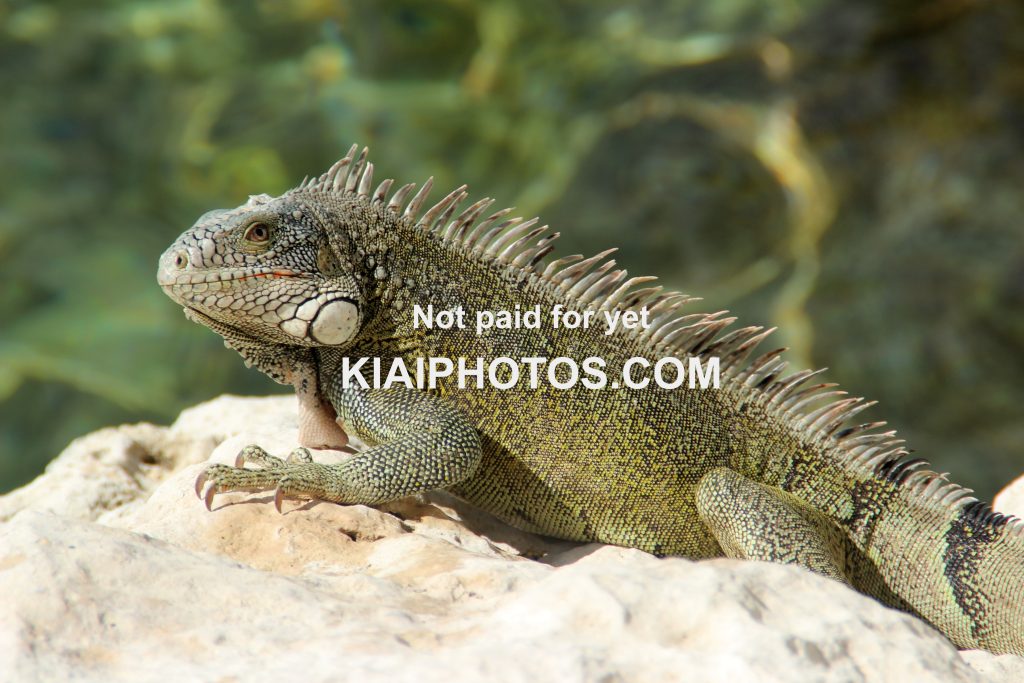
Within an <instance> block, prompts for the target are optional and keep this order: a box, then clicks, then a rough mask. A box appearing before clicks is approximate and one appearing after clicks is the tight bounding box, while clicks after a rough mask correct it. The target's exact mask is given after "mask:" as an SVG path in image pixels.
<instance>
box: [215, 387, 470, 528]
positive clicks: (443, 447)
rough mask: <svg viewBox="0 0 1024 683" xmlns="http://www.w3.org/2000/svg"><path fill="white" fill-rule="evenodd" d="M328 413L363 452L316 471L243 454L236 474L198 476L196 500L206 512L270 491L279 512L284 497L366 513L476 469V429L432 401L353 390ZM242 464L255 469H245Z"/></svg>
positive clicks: (298, 460)
mask: <svg viewBox="0 0 1024 683" xmlns="http://www.w3.org/2000/svg"><path fill="white" fill-rule="evenodd" d="M334 408H335V410H336V411H337V412H338V417H339V419H340V420H341V421H342V423H343V424H344V425H345V428H346V430H348V431H351V432H353V433H355V434H357V435H358V436H359V437H360V438H361V439H362V440H363V441H365V442H366V443H367V444H370V446H371V447H370V448H369V449H367V450H365V451H363V452H362V453H359V454H358V455H356V456H354V457H352V458H349V459H348V460H346V461H344V462H342V463H339V464H334V465H321V464H317V463H314V462H311V458H309V455H308V451H305V450H304V449H298V450H296V451H294V452H293V454H292V456H291V457H290V458H289V460H288V461H284V460H281V459H280V458H275V457H274V456H271V455H268V454H267V453H266V452H265V451H263V449H261V448H259V447H258V446H248V447H246V448H245V449H243V450H242V452H241V453H239V457H238V460H237V461H236V465H237V466H236V467H230V466H227V465H211V466H210V467H208V468H207V469H206V470H205V471H204V472H203V473H202V474H200V475H199V478H198V479H197V480H196V493H197V494H198V495H199V496H200V497H201V498H203V499H204V500H205V501H206V505H207V507H208V508H209V507H210V505H211V503H212V500H213V496H214V495H215V494H216V493H218V492H222V491H238V490H241V491H266V490H270V489H276V494H275V503H276V505H277V507H278V509H279V510H280V507H281V500H282V499H283V498H284V497H286V496H287V497H299V498H315V499H319V500H325V501H331V502H335V503H349V504H354V503H361V504H364V505H373V504H377V503H384V502H386V501H389V500H394V499H396V498H402V497H405V496H409V495H412V494H414V493H421V492H424V491H430V490H433V489H441V488H447V487H449V486H452V485H454V484H457V483H458V482H460V481H462V480H464V479H466V478H467V477H469V476H470V475H471V474H472V473H473V472H474V471H475V470H476V467H477V465H478V464H479V462H480V458H481V455H482V452H481V448H480V435H479V433H478V432H477V430H476V428H475V427H473V425H472V424H470V422H469V421H467V420H466V418H465V417H464V416H463V415H462V414H461V413H459V412H458V411H457V410H456V409H455V408H453V407H452V406H451V405H450V404H448V403H447V402H445V401H444V400H443V399H442V398H440V397H437V396H433V395H430V394H426V393H423V392H420V391H415V390H411V389H406V388H401V387H400V388H392V389H377V390H374V391H367V390H361V389H354V390H347V391H345V392H343V393H342V394H341V395H340V396H338V398H337V400H335V402H334ZM246 461H248V462H251V463H254V464H256V465H258V466H260V467H261V468H260V469H246V468H244V467H242V466H241V465H244V464H245V462H246ZM204 489H205V490H204Z"/></svg>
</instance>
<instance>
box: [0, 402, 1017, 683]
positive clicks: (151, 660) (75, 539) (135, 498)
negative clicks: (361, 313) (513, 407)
mask: <svg viewBox="0 0 1024 683" xmlns="http://www.w3.org/2000/svg"><path fill="white" fill-rule="evenodd" d="M295 435H296V421H295V407H294V399H292V398H290V397H281V398H270V399H241V398H233V397H222V398H220V399H217V400H215V401H212V402H210V403H207V404H204V405H201V406H198V407H196V408H193V409H190V410H189V411H186V412H185V413H183V414H182V416H181V418H180V419H179V420H178V421H177V422H176V423H175V424H174V425H172V426H171V427H169V428H160V427H154V426H152V425H135V426H130V427H121V428H117V429H110V430H104V431H102V432H98V433H96V434H93V435H90V436H87V437H85V438H83V439H80V440H78V441H76V442H75V443H73V444H72V445H71V446H70V447H69V448H68V449H67V450H66V451H65V452H64V453H63V454H62V455H61V456H60V457H59V458H58V459H57V460H56V461H54V463H53V464H52V465H51V466H50V468H48V470H47V472H46V473H45V474H44V475H42V476H41V477H40V478H39V479H38V480H36V481H35V482H33V483H32V484H29V485H28V486H26V487H25V488H24V489H21V490H20V491H16V492H13V493H12V494H10V495H8V496H5V497H3V498H0V513H3V518H4V519H6V521H5V522H3V523H0V595H3V596H4V599H3V600H0V671H2V672H5V673H4V677H5V678H9V679H10V680H17V681H21V680H26V681H31V680H65V679H72V678H74V679H75V680H86V681H120V680H125V681H147V680H164V679H166V678H167V677H168V675H169V672H173V674H174V678H175V679H179V680H200V679H201V680H245V681H263V680H267V681H280V680H282V679H292V678H295V677H296V675H299V676H301V678H302V679H303V680H304V681H310V682H316V681H345V680H353V681H368V682H374V681H417V682H419V681H423V682H427V683H429V682H431V681H438V682H444V683H458V682H460V681H548V680H559V681H562V680H565V681H599V680H600V681H652V680H669V681H670V680H702V681H728V682H729V683H735V681H741V680H764V681H809V680H813V681H890V680H891V681H905V680H914V681H977V680H983V678H982V676H984V677H985V678H984V680H993V681H1018V680H1024V659H1022V658H1019V657H1012V656H1003V657H995V656H993V655H990V654H988V653H985V652H967V653H958V652H957V651H956V650H955V649H954V648H953V647H952V646H951V645H950V644H949V643H948V642H947V641H946V640H945V639H944V638H943V637H942V636H941V635H940V634H938V633H937V632H936V631H934V630H933V629H932V628H931V627H929V626H928V625H926V624H925V623H923V622H921V621H920V620H917V619H915V618H913V617H911V616H908V615H906V614H903V613H900V612H897V611H895V610H891V609H887V608H885V607H883V606H881V605H880V604H878V603H877V602H875V601H873V600H871V599H869V598H867V597H864V596H862V595H860V594H858V593H856V592H854V591H852V590H850V589H848V588H846V587H844V586H842V585H840V584H838V583H836V582H832V581H829V580H827V579H824V578H821V577H818V576H815V575H812V574H810V573H808V572H805V571H802V570H800V569H796V568H792V567H783V566H776V565H769V564H763V563H755V562H737V561H732V560H726V559H720V560H713V561H705V562H692V561H688V560H685V559H679V558H670V559H656V558H654V557H652V556H650V555H648V554H646V553H643V552H640V551H637V550H629V549H623V548H615V547H610V546H600V545H597V544H591V545H579V544H570V543H564V542H557V541H551V540H549V539H543V538H540V537H537V536H533V535H531V534H527V533H524V532H520V531H516V530H514V529H510V528H508V527H507V526H505V525H502V524H501V523H500V522H498V521H497V520H494V519H493V518H491V517H489V516H488V515H486V514H484V513H481V512H479V511H475V510H473V509H472V508H469V507H468V506H466V505H464V504H462V503H459V502H458V501H455V500H453V499H451V498H448V497H445V496H441V495H436V496H430V497H429V498H426V499H423V500H413V499H409V500H405V501H400V502H398V503H396V504H393V505H390V506H387V507H386V508H384V509H374V508H368V507H364V506H358V505H354V506H338V505H333V504H327V503H322V502H307V503H300V502H297V501H291V502H286V507H285V513H284V514H278V513H277V512H276V510H275V509H274V507H273V504H272V496H270V495H269V494H223V495H219V496H217V497H216V499H215V502H214V506H213V507H214V509H213V511H212V512H208V511H207V510H206V508H205V507H204V505H203V503H202V502H201V501H199V500H198V499H197V498H196V496H195V493H194V491H193V483H194V481H195V478H196V476H197V474H198V473H199V472H200V471H201V469H202V465H201V464H200V463H202V462H203V461H205V460H206V459H207V458H211V457H212V459H214V460H217V461H220V462H231V461H232V460H233V458H234V454H235V453H236V452H237V450H238V449H239V448H241V447H242V446H244V445H246V444H248V443H253V442H258V443H260V444H261V445H264V446H265V447H268V450H271V451H272V452H275V453H280V454H286V453H287V451H288V450H289V449H290V447H291V445H292V444H294V441H295ZM317 457H318V458H335V459H336V458H341V457H345V456H344V455H343V454H340V453H333V454H332V453H319V454H317ZM537 557H540V558H541V561H536V560H534V559H529V558H537Z"/></svg>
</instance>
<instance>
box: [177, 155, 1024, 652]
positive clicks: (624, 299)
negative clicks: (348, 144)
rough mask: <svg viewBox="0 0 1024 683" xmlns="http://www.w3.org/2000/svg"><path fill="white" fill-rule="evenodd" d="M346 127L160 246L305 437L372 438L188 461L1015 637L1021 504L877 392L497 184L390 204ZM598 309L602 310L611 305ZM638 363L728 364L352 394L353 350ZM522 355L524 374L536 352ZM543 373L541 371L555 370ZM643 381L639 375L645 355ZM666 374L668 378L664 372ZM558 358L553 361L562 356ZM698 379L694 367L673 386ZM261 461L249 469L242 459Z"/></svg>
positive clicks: (229, 486) (217, 473) (403, 197)
mask: <svg viewBox="0 0 1024 683" xmlns="http://www.w3.org/2000/svg"><path fill="white" fill-rule="evenodd" d="M355 151H356V148H355V147H353V149H352V151H351V152H350V153H349V155H348V156H346V157H345V159H343V160H342V161H340V162H338V164H335V166H334V167H332V168H331V169H330V170H329V171H328V172H327V173H325V174H323V175H322V176H320V177H319V178H315V179H313V180H312V181H310V182H307V183H304V184H303V185H301V186H299V187H297V188H295V189H294V190H291V191H290V192H287V193H285V194H284V195H282V196H281V197H278V198H271V197H267V196H265V195H261V196H258V197H253V198H250V200H249V202H248V203H246V204H245V205H243V206H241V207H239V208H237V209H234V210H231V211H218V212H211V213H209V214H207V215H206V216H204V217H202V218H201V219H200V220H199V222H197V223H196V225H195V226H193V227H192V228H191V229H190V230H188V231H187V232H185V233H184V234H183V235H182V236H181V237H179V238H178V240H177V241H176V242H175V243H174V244H173V245H172V246H171V247H170V248H169V249H168V250H167V252H165V254H164V255H163V256H162V257H161V261H160V269H159V275H158V278H159V281H160V283H161V285H162V286H163V287H164V290H165V291H166V293H167V294H168V295H169V296H170V297H171V298H173V299H174V300H175V301H177V302H178V303H180V304H182V305H183V306H184V307H185V310H186V314H187V315H189V316H190V317H191V318H192V319H194V320H196V321H197V322H200V323H202V324H204V325H206V326H208V327H210V328H211V329H213V330H214V331H216V332H217V333H218V334H220V335H221V336H223V337H224V340H225V343H226V344H227V345H228V346H230V347H232V348H234V349H236V350H237V351H238V352H239V353H240V354H241V355H242V356H243V358H244V359H245V360H246V362H247V363H248V364H250V365H254V366H255V367H257V368H258V369H260V370H261V371H263V372H265V373H267V374H268V375H269V376H271V377H273V378H274V379H275V380H277V381H279V382H283V383H288V384H292V385H294V386H295V387H296V391H297V394H298V396H299V399H300V408H301V412H302V415H303V418H302V420H301V422H302V424H303V425H305V427H304V429H303V430H302V433H301V434H300V441H301V442H302V443H303V444H306V445H310V446H313V447H318V446H319V447H322V446H325V445H339V444H342V443H343V442H344V441H345V439H346V436H345V433H344V432H342V431H341V430H336V429H334V424H335V417H336V418H337V424H339V425H341V426H342V427H343V429H344V431H345V432H349V433H354V434H357V435H358V436H360V437H361V438H362V439H363V440H364V441H365V442H366V443H367V444H369V446H370V448H368V449H367V450H365V451H363V452H362V453H360V454H358V455H357V456H355V457H353V458H351V459H349V460H348V461H346V462H344V463H342V464H339V465H319V464H316V463H313V462H312V461H311V458H309V456H308V452H306V451H304V450H299V451H297V452H296V453H294V454H293V457H292V458H290V459H289V461H282V460H279V459H277V458H274V457H273V456H269V455H268V454H266V453H265V452H264V451H262V449H259V448H258V447H249V448H247V449H245V450H244V451H243V452H242V453H241V454H240V456H239V462H238V463H236V464H237V465H238V466H237V467H227V466H223V465H212V466H210V467H209V468H208V469H207V470H206V471H205V472H204V474H203V475H202V476H201V477H200V479H199V481H198V482H197V493H199V494H200V495H201V496H202V497H204V498H205V499H206V501H207V505H208V506H209V505H210V502H211V501H212V498H213V496H214V495H215V494H216V493H217V492H219V491H227V490H271V489H272V490H276V492H277V496H276V500H277V503H278V506H280V501H281V498H282V497H284V496H294V497H301V498H318V499H322V500H327V501H335V502H338V503H363V504H376V503H381V502H385V501H388V500H392V499H395V498H400V497H403V496H407V495H410V494H413V493H417V492H422V491H428V490H432V489H447V490H450V491H451V492H453V493H454V494H456V495H458V496H460V497H462V498H464V499H465V500H467V501H469V502H470V503H473V504H474V505H477V506H479V507H481V508H483V509H485V510H488V511H490V512H492V513H493V514H495V515H497V516H498V517H500V518H502V519H504V520H506V521H508V522H509V523H511V524H514V525H516V526H518V527H521V528H523V529H527V530H530V531H535V532H539V533H543V534H548V535H551V536H557V537H560V538H566V539H571V540H579V541H600V542H604V543H613V544H618V545H624V546H631V547H636V548H640V549H643V550H647V551H650V552H652V553H656V554H659V555H685V556H688V557H695V558H700V557H713V556H720V555H723V554H724V555H728V556H731V557H743V558H752V559H763V560H770V561H775V562H784V563H793V564H798V565H800V566H804V567H806V568H808V569H810V570H811V571H815V572H818V573H820V574H823V575H826V576H830V577H832V578H835V579H837V580H841V581H845V582H848V583H850V584H851V585H853V586H854V587H856V588H858V589H859V590H862V591H864V592H866V593H868V594H870V595H873V596H875V597H877V598H878V599H880V600H882V601H883V602H885V603H887V604H889V605H893V606H896V607H899V608H901V609H905V610H908V611H910V612H912V613H915V614H918V615H920V616H921V617H923V618H924V619H926V620H928V621H929V622H931V623H932V624H933V625H935V626H936V627H937V628H938V629H939V630H941V631H942V632H943V633H945V634H946V635H947V636H948V637H949V638H950V639H951V640H952V641H953V642H954V643H955V644H957V645H958V646H960V647H981V648H986V649H989V650H991V651H993V652H1012V653H1016V654H1024V601H1022V600H1020V597H1019V591H1020V589H1021V588H1022V587H1024V524H1022V523H1021V522H1020V521H1019V520H1016V519H1014V518H1010V517H1007V516H1004V515H1000V514H998V513H995V512H993V511H992V510H991V508H989V507H988V506H987V505H985V504H982V503H979V502H977V501H975V500H974V499H973V498H971V497H970V496H969V495H968V493H969V492H968V491H966V490H965V489H962V488H960V487H958V486H956V485H955V484H951V483H949V482H947V481H946V480H945V479H944V477H942V476H940V475H937V474H936V473H934V472H932V471H930V470H927V469H925V465H926V463H924V462H923V461H920V460H909V459H907V458H906V457H905V455H906V451H905V450H904V449H903V448H902V446H901V443H902V442H900V441H898V440H897V439H895V437H894V433H893V432H882V431H880V427H881V426H882V424H883V423H869V424H863V425H855V426H846V424H847V422H848V420H849V419H850V418H851V417H852V416H853V415H855V414H856V413H858V412H860V411H861V410H863V409H864V408H866V407H868V406H869V405H871V404H870V403H867V402H864V401H862V400H861V399H837V398H836V397H837V396H839V395H841V394H842V392H836V391H829V389H830V388H831V387H832V386H833V385H828V384H813V382H811V378H812V377H813V376H815V375H816V374H817V373H812V372H807V371H805V372H798V373H793V374H789V375H785V374H784V373H783V369H784V367H785V363H784V362H782V361H781V360H779V358H778V357H779V351H771V352H768V353H764V354H762V355H759V356H757V357H754V358H753V359H752V360H751V357H752V354H753V351H754V348H755V347H756V346H757V344H758V343H759V342H760V341H761V340H762V339H763V338H764V337H765V336H767V334H768V331H763V330H762V329H761V328H743V329H739V330H736V331H734V332H728V331H723V330H724V328H725V327H726V326H728V325H729V324H730V323H731V322H732V321H733V320H732V319H731V318H724V317H722V316H723V312H719V313H714V314H710V315H704V314H694V315H683V316H679V315H677V313H676V310H677V309H678V308H679V307H680V306H681V305H682V304H684V303H686V302H687V299H686V297H682V296H681V295H675V294H665V293H662V292H661V291H660V288H643V287H641V285H642V284H643V282H644V281H646V280H648V279H649V278H635V279H633V280H629V279H627V276H626V273H625V271H622V270H614V262H612V261H606V260H604V258H605V256H607V253H605V254H600V255H598V256H597V257H594V258H593V259H587V260H583V259H582V258H581V257H567V258H565V259H559V260H557V261H551V260H550V259H548V258H547V256H548V253H549V252H550V250H551V242H552V240H553V238H554V236H552V235H548V234H547V233H546V227H545V228H537V229H534V228H533V223H532V222H526V223H521V222H519V221H518V219H517V220H515V221H512V223H511V224H508V225H504V224H502V221H504V220H505V214H506V213H507V212H498V213H496V214H492V215H491V216H489V217H488V218H483V219H481V216H484V215H486V209H487V208H488V207H489V205H490V201H489V200H485V201H482V202H478V203H477V204H474V205H472V206H470V207H469V208H468V209H466V210H465V211H464V212H463V213H461V214H459V215H458V216H457V217H456V218H454V219H452V216H453V215H454V212H455V209H456V207H457V206H458V205H459V204H460V203H461V201H462V200H463V199H464V197H465V192H464V190H463V188H460V189H458V190H456V191H455V192H453V193H451V194H450V195H448V196H447V197H446V198H445V199H443V200H441V202H439V203H438V204H436V205H434V206H433V207H431V208H430V209H427V210H425V211H424V210H423V204H424V201H425V197H426V194H427V192H428V191H429V182H428V183H427V184H426V185H425V186H424V188H423V189H422V190H421V191H420V193H418V194H417V195H416V196H415V197H413V198H412V199H411V200H410V199H409V196H410V194H411V190H412V188H411V186H406V187H405V188H402V189H399V190H398V191H396V192H395V193H393V194H391V198H390V200H389V199H388V197H389V193H390V188H391V181H385V182H384V183H382V184H381V185H380V186H379V187H378V188H377V189H376V190H374V189H373V188H372V187H371V184H370V180H371V178H372V173H373V166H372V164H369V163H367V162H366V159H365V157H366V151H365V150H363V154H362V155H361V156H360V157H359V158H358V159H357V158H355ZM414 304H419V305H421V306H423V307H426V306H427V305H428V304H433V306H434V308H435V309H436V310H444V309H449V308H454V307H457V306H461V307H463V309H464V310H465V311H466V312H467V318H468V319H469V320H471V321H472V320H474V316H475V312H476V311H480V310H491V311H493V310H513V309H514V308H515V307H516V306H517V305H518V306H519V307H520V308H521V309H524V310H525V309H528V308H531V307H533V306H535V305H537V304H539V305H540V310H541V311H542V312H544V314H545V321H544V323H543V324H542V325H541V327H540V328H539V329H527V328H515V329H491V330H487V331H485V332H484V333H483V334H481V335H479V336H478V335H477V334H476V331H475V330H474V329H472V327H473V326H472V325H470V326H469V327H470V329H459V328H452V329H448V330H445V329H439V328H435V329H423V328H420V329H417V328H415V327H414V326H413V312H412V311H413V305H414ZM556 305H561V306H563V307H565V308H566V309H570V310H575V311H580V312H583V311H588V310H590V311H625V310H637V311H639V310H640V309H643V308H646V309H647V311H648V313H649V316H650V322H651V325H650V326H649V327H647V328H646V329H627V328H624V327H622V326H620V327H619V328H617V329H616V330H615V331H613V332H612V333H611V334H606V329H605V326H604V325H603V324H593V325H591V326H590V327H589V328H585V329H584V328H578V329H572V330H570V329H566V328H564V327H562V328H559V329H554V328H552V326H551V324H550V320H549V319H548V318H547V312H548V311H551V309H552V307H553V306H556ZM599 319H600V318H599ZM501 356H507V357H511V358H515V359H520V358H524V357H532V356H538V357H545V358H549V359H552V358H556V357H558V356H567V357H571V358H574V359H576V360H577V361H582V360H583V359H584V358H586V357H599V358H603V359H604V360H605V361H606V363H607V367H606V368H605V372H606V374H607V377H608V378H609V383H610V382H611V381H613V380H614V379H615V378H618V377H621V376H622V372H621V371H622V368H623V364H624V363H625V362H626V361H627V359H629V358H633V357H643V358H647V359H649V360H650V361H651V362H652V364H653V362H655V361H657V360H658V359H659V358H662V357H665V356H674V357H676V358H679V359H682V360H684V361H687V362H688V361H689V359H691V358H696V359H699V360H701V361H703V362H707V361H708V360H709V359H710V358H712V357H718V358H719V359H720V361H721V371H722V374H721V379H722V383H721V387H720V388H719V389H688V388H679V389H672V390H668V389H661V388H657V387H655V386H654V385H653V384H652V385H651V386H650V387H649V388H645V389H642V390H638V389H613V388H610V387H606V388H604V389H602V390H593V389H588V388H585V387H584V386H582V384H581V383H577V384H576V385H575V386H574V387H573V388H570V389H556V388H554V387H552V386H550V385H549V384H548V383H546V382H543V381H542V382H541V383H540V384H539V386H538V388H536V389H531V388H530V387H529V386H528V385H527V383H526V382H525V381H521V382H520V383H519V384H517V385H516V386H515V387H513V388H512V389H508V390H500V389H496V388H493V387H491V386H490V385H487V384H485V386H484V387H483V388H472V389H458V388H457V387H456V386H455V385H454V378H449V379H445V380H442V381H441V383H440V384H439V385H438V386H437V388H435V389H413V388H407V387H405V386H401V385H398V386H395V387H392V388H389V389H378V390H373V389H345V388H343V386H342V379H341V376H342V372H341V367H342V362H343V359H345V358H351V359H356V358H362V357H371V358H372V357H379V358H382V359H383V367H384V368H385V372H386V371H387V368H389V367H390V363H391V360H392V359H394V358H401V359H403V360H404V361H405V362H406V364H407V366H408V367H410V368H412V367H414V366H415V362H416V359H418V358H430V357H445V358H452V359H455V358H458V357H466V358H470V359H475V358H477V357H482V358H484V359H485V362H486V361H489V360H490V359H494V358H497V357H501ZM524 372H525V370H524ZM542 372H543V370H542ZM634 376H635V374H634ZM672 376H673V375H672V373H671V372H669V373H668V378H669V379H671V378H672ZM559 377H563V378H564V373H562V374H561V375H559ZM684 387H685V385H684ZM247 461H248V462H250V463H252V464H254V465H255V466H256V469H247V468H244V467H243V466H244V464H245V463H246V462H247Z"/></svg>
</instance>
